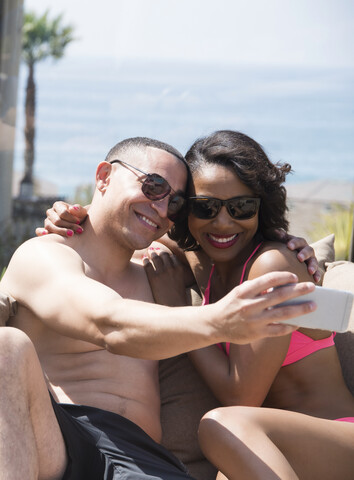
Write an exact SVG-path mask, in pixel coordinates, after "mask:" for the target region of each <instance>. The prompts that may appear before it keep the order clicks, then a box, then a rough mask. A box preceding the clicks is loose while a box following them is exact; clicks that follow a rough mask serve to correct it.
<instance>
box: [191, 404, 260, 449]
mask: <svg viewBox="0 0 354 480" xmlns="http://www.w3.org/2000/svg"><path fill="white" fill-rule="evenodd" d="M255 414H256V411H255V407H241V406H237V407H221V408H216V409H215V410H211V411H210V412H207V413H206V414H205V415H204V416H203V418H202V419H201V421H200V424H199V431H198V435H199V439H200V441H203V440H204V441H205V440H206V439H208V438H214V439H218V438H220V437H223V438H224V437H225V435H226V434H228V435H232V436H235V437H238V438H239V439H242V438H243V437H244V436H245V435H249V433H250V431H251V430H252V429H253V428H254V426H255V422H254V416H255Z"/></svg>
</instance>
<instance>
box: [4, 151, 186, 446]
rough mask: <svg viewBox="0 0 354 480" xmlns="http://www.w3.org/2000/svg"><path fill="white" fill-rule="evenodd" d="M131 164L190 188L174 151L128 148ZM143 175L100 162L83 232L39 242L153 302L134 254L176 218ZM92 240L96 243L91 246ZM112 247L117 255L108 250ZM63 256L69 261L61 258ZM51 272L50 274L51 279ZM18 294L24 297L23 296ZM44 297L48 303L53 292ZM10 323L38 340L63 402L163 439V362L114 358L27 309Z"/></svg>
mask: <svg viewBox="0 0 354 480" xmlns="http://www.w3.org/2000/svg"><path fill="white" fill-rule="evenodd" d="M129 162H130V163H131V164H134V165H136V166H137V167H139V168H141V169H142V170H144V171H146V172H148V173H158V174H160V175H161V176H163V177H164V178H166V180H167V181H168V182H169V183H170V185H171V187H172V188H173V189H174V190H175V191H184V189H185V184H186V179H187V172H186V168H185V166H184V165H183V163H182V162H181V161H180V160H178V159H177V158H176V157H174V156H173V155H170V154H168V153H167V152H165V151H162V150H158V149H155V148H150V147H148V148H147V149H146V150H145V151H141V150H137V151H136V154H134V155H133V154H132V153H131V152H130V154H129ZM143 178H144V175H141V174H139V173H137V172H135V171H131V170H128V169H126V168H124V167H122V166H120V165H117V164H114V165H111V164H109V163H107V162H101V163H100V164H99V166H98V168H97V173H96V180H97V182H96V187H97V188H96V192H95V197H94V201H93V203H92V208H91V209H90V213H89V215H88V217H87V219H86V221H85V228H84V232H83V233H82V235H81V236H80V237H79V236H75V237H71V238H66V239H63V238H59V237H57V236H54V235H53V236H48V237H47V238H42V239H41V241H42V242H43V241H44V242H46V246H45V247H46V248H49V249H51V248H53V249H54V250H58V252H57V253H56V255H57V256H58V258H60V255H61V253H60V250H59V248H60V247H58V246H57V244H60V245H61V244H63V243H64V244H66V245H67V246H68V247H70V248H71V249H72V250H73V251H75V252H77V254H79V256H80V258H81V259H82V261H83V267H82V268H83V269H84V271H85V275H86V276H87V277H89V278H91V279H93V280H95V281H97V282H101V283H103V284H104V285H107V286H109V287H111V288H112V289H113V290H115V291H117V292H119V293H120V295H121V296H122V297H129V298H132V299H137V300H143V301H145V302H152V301H153V297H152V295H151V291H150V288H149V285H148V281H147V278H146V275H145V273H144V271H143V269H142V268H140V267H138V266H137V265H136V264H135V263H132V262H131V261H130V260H131V255H132V251H133V250H134V249H136V248H143V247H146V246H148V245H149V244H150V243H151V242H152V241H153V240H155V239H156V238H158V237H160V236H161V235H162V234H163V233H165V232H166V231H167V230H168V229H169V228H170V226H171V221H170V220H169V219H168V218H167V206H168V197H166V198H164V199H162V200H160V201H156V202H153V201H151V200H149V199H147V198H146V197H145V196H144V194H143V193H142V191H141V180H142V179H143ZM37 240H39V239H37ZM92 244H96V245H97V247H96V248H94V249H92V248H90V245H92ZM109 251H110V252H114V254H113V253H112V254H111V255H108V254H107V252H109ZM43 252H44V250H43ZM65 261H66V260H65V259H64V258H63V260H62V263H64V262H65ZM67 269H68V270H69V267H67ZM50 274H51V273H50V272H46V275H47V276H48V278H49V277H50ZM57 275H59V273H58V274H57ZM70 279H71V276H70V273H68V274H65V283H67V284H69V282H70ZM9 288H10V287H9ZM75 288H76V287H74V286H73V291H75ZM16 293H17V292H16ZM16 296H17V298H20V294H17V295H16ZM46 301H48V302H50V299H49V297H48V300H46ZM46 301H44V300H43V304H45V303H46ZM9 325H10V326H15V327H18V328H20V329H21V330H23V331H24V332H26V333H27V334H28V336H29V337H30V338H31V339H33V343H34V345H35V347H36V350H37V352H38V355H39V358H40V360H41V365H42V368H43V370H44V371H45V372H46V374H47V380H48V388H49V390H50V391H51V392H52V393H53V395H54V397H55V398H56V399H57V400H58V401H59V402H64V403H76V404H86V405H91V406H95V407H98V408H103V409H104V410H109V411H112V412H115V413H118V414H123V415H124V416H125V417H127V418H129V419H131V420H132V421H134V422H135V423H137V424H138V425H139V426H140V427H142V428H143V429H144V430H145V431H146V432H147V433H148V434H149V435H150V436H151V437H152V438H154V439H155V440H157V441H160V438H161V427H160V399H159V385H158V377H157V366H158V362H156V361H154V360H140V359H136V358H130V357H128V356H124V355H112V354H111V353H110V352H108V351H107V350H106V349H104V348H102V347H100V346H97V345H94V344H92V343H89V342H85V341H82V340H78V339H75V338H70V335H68V336H65V335H61V334H59V333H57V332H55V331H54V330H53V329H52V326H51V325H49V326H47V325H46V324H44V323H43V322H42V321H41V320H40V319H38V318H37V317H36V316H35V315H34V314H33V313H32V312H31V311H29V310H28V309H26V308H23V307H22V306H21V307H20V308H19V314H18V315H17V317H16V318H15V319H14V320H13V321H11V322H10V323H9Z"/></svg>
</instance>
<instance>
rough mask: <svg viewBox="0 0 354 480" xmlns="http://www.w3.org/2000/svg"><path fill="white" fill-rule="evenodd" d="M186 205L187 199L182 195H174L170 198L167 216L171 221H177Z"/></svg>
mask: <svg viewBox="0 0 354 480" xmlns="http://www.w3.org/2000/svg"><path fill="white" fill-rule="evenodd" d="M184 203H185V199H184V197H182V196H181V195H174V196H173V197H171V198H170V200H169V202H168V209H167V215H168V218H169V219H170V220H172V221H173V222H174V221H175V220H176V219H177V217H178V214H179V213H180V211H181V209H182V208H183V206H184Z"/></svg>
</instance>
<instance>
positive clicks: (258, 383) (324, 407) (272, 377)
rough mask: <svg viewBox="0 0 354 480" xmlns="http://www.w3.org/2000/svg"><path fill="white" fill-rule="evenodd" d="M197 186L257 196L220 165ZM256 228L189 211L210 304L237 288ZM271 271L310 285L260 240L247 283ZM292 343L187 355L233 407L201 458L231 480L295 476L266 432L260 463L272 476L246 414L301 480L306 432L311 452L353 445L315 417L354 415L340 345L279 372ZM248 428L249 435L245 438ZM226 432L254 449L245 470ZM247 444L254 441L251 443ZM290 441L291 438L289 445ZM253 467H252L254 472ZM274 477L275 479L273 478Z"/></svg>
mask: <svg viewBox="0 0 354 480" xmlns="http://www.w3.org/2000/svg"><path fill="white" fill-rule="evenodd" d="M193 183H194V191H193V196H196V197H197V196H208V197H215V198H219V199H222V200H226V199H229V198H232V197H236V196H243V195H248V196H255V195H254V192H253V191H252V190H251V189H250V188H249V187H247V186H246V185H245V184H243V183H242V182H241V181H240V179H239V178H238V177H237V176H236V174H235V173H234V172H233V171H232V169H228V168H225V167H222V166H220V165H215V164H212V165H208V164H206V165H205V166H204V167H203V168H200V169H198V171H197V172H196V173H194V175H193ZM258 222H259V214H258V213H257V215H255V216H254V217H253V218H251V219H249V220H236V219H233V218H232V217H231V216H230V215H229V213H228V212H227V209H226V207H225V206H223V207H222V208H221V210H220V212H219V214H218V215H217V216H216V217H215V218H212V219H206V220H203V219H199V218H196V217H194V216H193V214H192V213H191V214H190V215H189V219H188V225H189V230H190V232H191V234H192V235H193V237H194V238H195V239H196V240H197V242H198V243H199V245H200V247H201V250H199V251H197V252H187V257H189V258H192V257H193V256H197V257H198V259H199V260H201V259H202V261H204V265H205V267H206V268H205V271H207V272H210V266H209V267H208V264H207V262H206V261H205V257H206V256H207V257H209V259H210V261H211V262H212V263H213V264H214V265H215V271H214V273H213V276H212V278H211V290H210V301H211V302H215V301H217V300H218V299H220V298H222V297H223V296H224V295H225V294H226V293H227V292H228V291H230V290H231V289H232V288H233V287H234V286H235V285H238V284H239V282H240V277H241V272H242V268H243V265H244V262H245V261H246V259H247V258H248V257H249V256H250V254H251V253H252V252H253V250H254V249H255V247H256V246H257V245H258V243H259V240H255V238H254V236H255V234H256V232H257V229H258ZM273 268H274V269H277V270H282V269H289V270H291V271H293V272H296V274H297V275H298V277H299V279H300V280H310V277H309V275H308V273H307V272H306V269H305V267H304V265H300V264H299V262H297V260H296V259H295V257H294V256H293V255H292V254H291V253H290V252H289V250H288V249H287V248H286V247H285V246H284V245H282V244H280V243H277V242H269V241H265V242H263V244H262V246H261V247H260V249H259V251H258V252H257V253H256V255H255V256H254V257H253V258H252V260H251V261H250V262H249V265H248V267H247V269H246V277H245V279H246V280H247V279H252V278H256V277H258V276H259V275H262V274H264V273H266V272H267V271H271V270H272V269H273ZM196 277H197V275H196ZM199 279H201V281H202V282H203V287H202V288H201V290H202V291H203V292H204V291H205V286H206V283H207V280H208V275H206V274H205V273H204V274H202V273H201V274H200V275H199ZM300 331H301V332H302V333H304V334H305V335H307V336H309V337H311V338H313V339H321V338H326V337H328V335H329V332H326V331H321V330H312V329H300ZM289 342H290V336H287V337H282V338H278V339H264V340H260V341H257V342H253V343H252V344H250V345H247V346H241V345H232V344H231V345H230V356H229V357H227V356H226V355H225V354H223V353H222V352H221V350H220V349H219V348H217V347H216V346H212V347H208V348H206V349H202V350H198V351H193V352H190V354H189V355H190V358H191V359H192V361H193V363H194V365H195V366H196V368H197V370H198V371H199V373H200V374H201V375H202V377H203V378H204V379H205V381H206V382H207V384H208V385H209V386H210V387H211V389H212V391H213V393H214V394H215V396H216V397H217V398H218V399H219V400H220V401H221V403H222V404H223V405H226V406H230V408H228V409H220V410H217V411H215V412H211V413H210V414H207V415H206V417H205V419H204V420H203V422H202V424H201V427H200V432H199V433H200V442H201V446H202V448H203V451H204V453H206V455H207V457H208V458H209V459H210V460H211V461H212V462H213V463H214V465H216V466H217V467H218V468H220V469H221V470H222V471H223V472H224V473H225V474H227V478H230V479H234V478H235V479H236V478H237V479H238V478H247V479H251V478H252V479H260V478H262V479H263V478H268V477H265V475H269V478H272V479H273V478H284V479H285V478H286V479H289V480H290V479H295V478H297V477H295V476H292V469H291V468H290V467H289V465H288V464H287V462H286V461H284V457H282V456H281V458H280V459H278V458H277V459H276V457H275V456H271V455H272V454H269V458H271V460H269V459H268V458H267V456H266V455H265V454H264V448H267V447H266V445H267V442H269V439H268V438H267V433H265V434H264V436H263V437H262V438H261V446H260V450H261V452H262V453H261V459H263V458H266V461H267V462H268V461H269V463H268V465H269V466H270V467H271V468H269V470H267V468H268V467H267V466H265V464H264V463H263V462H262V461H261V460H259V465H258V463H257V461H256V460H255V458H256V455H254V454H253V452H257V448H258V443H257V439H258V436H259V435H260V429H259V430H256V429H255V430H254V432H253V431H252V430H251V428H252V425H253V423H252V421H251V422H250V423H249V424H246V427H242V418H246V417H245V416H246V415H250V417H251V419H253V417H254V418H256V417H257V415H258V416H259V422H260V425H262V426H263V424H264V425H265V426H264V431H265V432H270V433H269V435H270V438H271V439H272V440H273V438H276V439H277V441H279V445H280V449H281V450H282V448H284V449H285V450H286V451H287V458H288V459H289V460H290V461H291V462H292V465H296V470H297V472H300V473H301V476H300V478H305V476H302V475H305V473H304V472H305V471H306V468H305V469H303V466H304V463H302V462H301V458H302V457H301V456H299V454H298V450H297V448H298V447H297V446H298V445H299V443H301V442H303V441H304V439H303V432H304V430H305V427H306V428H308V434H307V440H308V445H309V446H311V445H312V446H313V447H314V448H323V446H325V448H329V450H330V451H333V449H334V448H335V443H336V442H334V441H333V442H332V441H331V438H335V436H336V435H340V436H341V437H342V438H343V440H344V439H345V440H344V442H345V445H346V446H347V447H349V448H352V447H350V445H352V446H353V444H354V442H353V441H352V440H351V439H352V435H353V428H354V425H353V424H348V423H347V424H343V422H331V423H330V424H329V425H327V424H326V423H325V424H322V423H321V421H320V422H318V418H317V417H321V418H323V419H335V418H341V417H347V416H348V417H350V416H353V415H354V399H353V397H352V395H351V393H350V392H349V391H348V389H347V388H346V386H345V384H344V381H343V377H342V373H341V367H340V364H339V361H338V357H337V354H336V350H335V347H330V348H326V349H323V350H321V351H319V352H317V353H316V355H310V356H308V357H306V358H304V359H303V360H301V361H300V362H296V363H293V364H291V365H289V366H287V367H284V368H281V365H282V362H283V360H284V358H285V355H286V353H287V351H288V348H289ZM323 365H326V366H327V368H326V373H325V374H323ZM237 405H249V406H252V407H259V406H261V405H263V407H271V409H270V410H269V413H268V410H267V409H265V408H262V409H260V410H259V413H257V412H258V409H253V410H252V409H249V410H246V409H244V410H240V411H238V410H237V407H233V406H237ZM277 409H279V410H277ZM290 411H292V412H299V413H302V414H306V415H305V416H301V415H300V416H299V417H298V418H297V417H296V416H295V417H294V418H293V417H292V416H291V415H294V414H293V413H292V412H290ZM278 412H280V413H278ZM283 412H287V413H288V414H290V415H289V417H286V415H284V413H283ZM267 415H268V416H267ZM281 415H283V416H284V418H283V417H282V416H281ZM257 418H258V417H257ZM215 420H217V422H218V423H216V422H215ZM262 422H263V423H262ZM284 422H285V423H287V422H289V425H290V424H292V423H291V422H294V424H292V428H291V433H292V434H291V436H289V432H288V431H287V429H285V431H284V432H283V431H282V429H281V425H283V424H284ZM324 422H326V420H324ZM218 425H220V428H219V427H218ZM295 425H297V427H296V428H297V430H298V431H295V428H294V426H295ZM299 425H301V427H299ZM243 428H245V429H246V431H249V432H250V434H249V435H247V434H244V433H243V432H244V429H243ZM227 430H229V431H230V432H232V433H234V434H239V432H241V434H240V436H241V439H242V441H243V442H245V444H246V445H249V447H250V453H249V454H248V455H245V457H244V458H242V461H244V463H243V464H242V461H241V460H240V458H238V459H237V461H238V462H239V463H237V468H235V462H236V451H237V448H238V443H237V440H235V443H236V446H235V450H233V449H232V448H233V440H230V436H229V434H228V433H226V432H227ZM273 430H274V433H273ZM325 430H326V432H329V431H331V434H329V433H326V436H328V440H326V441H325V442H324V444H323V445H322V443H321V442H322V441H323V440H324V434H323V432H324V431H325ZM251 432H253V433H251ZM271 435H274V437H272V436H271ZM249 438H252V439H253V440H250V441H249V443H248V439H249ZM259 438H260V437H259ZM286 439H289V443H288V444H287V443H286V442H287V440H286ZM326 442H327V443H326ZM331 442H332V443H331ZM262 449H263V450H262ZM343 452H345V449H343V450H341V448H340V447H338V448H337V451H336V453H337V454H338V455H341V454H342V453H343ZM343 458H344V463H343V465H342V471H343V472H347V471H350V469H351V467H350V465H351V464H350V461H349V458H348V456H347V457H345V456H344V457H343ZM322 460H323V458H322ZM250 465H254V467H252V468H250V467H249V466H250ZM320 468H321V469H322V474H323V470H326V468H325V469H323V468H322V466H321V467H320V466H319V465H314V468H313V471H321V470H320ZM269 472H271V473H269ZM274 472H277V473H276V474H275V476H274V477H273V476H272V475H273V474H274ZM328 472H329V473H328V476H323V477H320V475H319V476H318V478H332V477H331V475H332V474H333V472H332V470H328ZM276 475H278V476H276ZM225 478H226V477H224V476H223V475H222V474H219V476H218V480H219V479H220V480H222V479H225ZM306 478H307V477H306ZM311 478H314V477H311ZM316 478H317V477H316ZM343 478H344V477H343ZM345 478H347V477H345ZM348 478H349V477H348Z"/></svg>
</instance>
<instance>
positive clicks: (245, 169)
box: [169, 130, 291, 250]
mask: <svg viewBox="0 0 354 480" xmlns="http://www.w3.org/2000/svg"><path fill="white" fill-rule="evenodd" d="M185 158H186V160H187V163H188V165H189V168H190V170H191V174H192V177H193V176H196V175H198V172H199V171H202V170H203V168H204V167H205V166H206V165H211V164H215V165H221V166H223V167H226V168H229V169H230V170H232V171H233V172H234V173H235V174H236V175H237V177H238V178H239V179H240V180H241V182H242V183H244V184H245V185H247V187H249V188H250V189H251V190H252V191H253V193H254V195H255V196H257V197H259V198H260V199H261V204H260V209H259V225H258V231H257V234H258V235H259V236H261V237H263V238H266V239H269V240H274V239H276V238H277V236H276V232H275V231H276V230H277V229H283V230H285V231H287V230H288V226H289V222H288V220H287V218H286V213H287V210H288V208H287V206H286V190H285V187H284V186H283V185H282V184H283V183H284V181H285V177H286V175H287V174H288V173H289V172H290V171H291V166H290V165H289V164H288V163H284V164H282V163H279V162H278V163H276V164H273V163H272V162H271V161H270V160H269V158H268V157H267V155H266V153H265V152H264V150H263V148H262V147H261V146H260V145H259V144H258V143H257V142H256V141H255V140H253V139H252V138H250V137H248V136H247V135H245V134H243V133H240V132H235V131H232V130H219V131H217V132H214V133H212V134H211V135H208V136H207V137H204V138H201V139H198V140H196V141H195V142H194V143H193V145H192V146H191V148H190V149H189V150H188V152H187V154H186V156H185ZM187 208H188V207H187ZM169 236H170V238H171V239H173V240H175V241H176V242H177V243H178V245H179V247H180V248H183V250H197V249H198V248H199V247H198V244H197V242H196V241H195V239H194V238H193V236H192V235H191V233H190V231H189V228H188V217H187V215H185V216H181V218H180V219H179V220H177V221H176V222H175V224H174V226H173V227H172V229H171V231H170V232H169Z"/></svg>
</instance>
